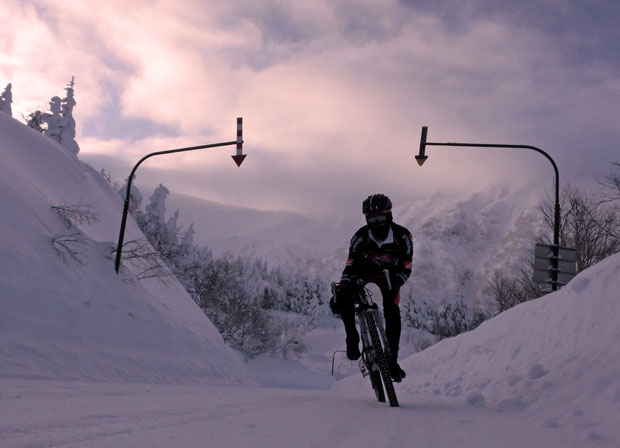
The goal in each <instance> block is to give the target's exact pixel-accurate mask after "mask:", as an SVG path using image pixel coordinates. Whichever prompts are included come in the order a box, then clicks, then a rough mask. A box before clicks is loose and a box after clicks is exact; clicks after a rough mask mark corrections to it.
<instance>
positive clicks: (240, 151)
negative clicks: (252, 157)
mask: <svg viewBox="0 0 620 448" xmlns="http://www.w3.org/2000/svg"><path fill="white" fill-rule="evenodd" d="M245 156H247V154H243V118H241V117H239V118H237V154H235V155H234V156H231V157H232V158H233V160H234V161H235V163H236V164H237V166H241V164H242V163H243V160H244V159H245Z"/></svg>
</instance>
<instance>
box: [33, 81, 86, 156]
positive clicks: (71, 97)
mask: <svg viewBox="0 0 620 448" xmlns="http://www.w3.org/2000/svg"><path fill="white" fill-rule="evenodd" d="M74 85H75V80H74V78H73V77H71V81H70V82H69V84H67V87H66V88H65V90H66V91H67V94H66V96H65V98H64V99H60V97H58V96H55V97H53V98H52V99H51V101H50V103H49V105H50V112H44V113H42V114H41V115H40V117H38V116H35V115H32V114H31V116H30V117H29V121H31V119H32V120H39V118H40V120H41V122H42V123H43V124H44V126H41V122H39V123H37V122H36V121H35V122H33V124H34V125H37V124H38V126H39V127H41V128H42V129H43V134H44V135H46V136H48V137H50V138H51V139H53V140H54V141H56V142H58V143H59V144H61V145H62V146H64V147H65V148H67V149H68V150H69V152H71V154H74V155H77V154H78V153H79V152H80V147H79V145H78V144H77V142H76V141H75V119H74V118H73V108H74V107H75V105H76V102H75V92H74V89H73V86H74ZM29 126H30V127H35V126H31V125H30V124H29Z"/></svg>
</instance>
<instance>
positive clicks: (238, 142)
mask: <svg viewBox="0 0 620 448" xmlns="http://www.w3.org/2000/svg"><path fill="white" fill-rule="evenodd" d="M229 145H237V153H236V154H235V155H234V156H232V158H233V160H234V161H235V163H236V164H237V166H241V164H242V163H243V160H244V159H245V157H246V156H247V154H243V118H241V117H239V118H237V139H236V140H235V141H232V142H224V143H213V144H210V145H200V146H190V147H187V148H178V149H168V150H166V151H158V152H152V153H151V154H147V155H145V156H144V157H142V158H141V159H140V161H139V162H138V163H136V165H135V166H134V167H133V169H132V170H131V174H129V177H128V178H127V194H126V196H125V204H124V205H123V216H122V218H121V230H120V232H119V235H118V245H117V246H116V261H115V263H114V269H115V270H116V273H117V274H118V271H119V269H120V266H121V253H122V251H123V239H124V238H125V226H126V224H127V214H128V212H129V198H130V196H131V181H132V180H133V176H134V174H135V172H136V170H137V169H138V167H139V166H140V164H141V163H142V162H144V161H145V160H146V159H148V158H149V157H153V156H159V155H162V154H172V153H175V152H183V151H194V150H196V149H205V148H215V147H218V146H229Z"/></svg>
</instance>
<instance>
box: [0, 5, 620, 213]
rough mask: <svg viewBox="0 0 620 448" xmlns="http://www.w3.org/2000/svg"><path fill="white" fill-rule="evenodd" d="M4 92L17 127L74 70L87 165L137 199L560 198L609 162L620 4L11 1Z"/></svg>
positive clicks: (3, 36)
mask: <svg viewBox="0 0 620 448" xmlns="http://www.w3.org/2000/svg"><path fill="white" fill-rule="evenodd" d="M0 17H2V21H3V22H2V26H1V27H0V90H1V89H3V88H4V86H5V85H6V84H7V83H9V82H11V83H12V92H13V101H14V103H13V115H14V117H16V118H19V117H20V114H27V113H29V112H31V111H33V110H35V109H36V108H43V109H47V107H48V101H49V99H50V98H51V97H52V96H55V95H59V96H64V93H65V91H64V87H65V85H66V83H67V82H68V81H69V80H70V78H71V76H75V82H76V85H75V92H76V100H77V106H76V109H75V113H74V116H75V118H76V121H77V126H78V129H77V132H78V135H77V140H78V143H79V144H80V147H81V152H80V158H81V159H82V160H85V161H87V162H89V163H90V164H91V165H93V166H95V167H96V168H97V169H99V168H102V167H104V168H106V169H107V170H109V171H112V173H113V175H114V176H116V177H117V178H118V179H123V178H125V177H126V176H127V175H128V174H129V171H130V170H131V167H132V166H133V164H134V163H136V162H137V161H138V160H139V159H140V157H142V155H144V154H146V153H149V152H152V151H159V150H164V149H170V148H177V147H185V146H194V145H200V144H208V143H217V142H222V141H230V140H234V139H235V135H236V117H238V116H242V117H243V118H244V125H245V126H244V137H245V142H246V143H245V145H244V146H245V148H244V150H245V151H246V152H247V153H248V158H247V159H246V161H245V162H244V164H243V165H242V166H241V167H240V168H237V167H236V166H235V165H234V163H233V161H232V160H231V159H230V157H229V155H230V154H232V153H233V152H234V148H233V147H224V148H218V149H208V150H205V151H195V152H191V153H185V154H181V155H169V156H161V157H156V158H153V159H149V161H148V162H146V163H145V164H144V165H142V166H141V168H140V169H139V171H138V178H137V185H138V186H139V187H140V188H141V189H142V191H143V194H144V195H146V196H148V195H150V191H149V188H150V186H151V185H155V184H157V183H159V182H163V183H164V184H165V185H166V186H167V187H168V188H169V189H170V190H171V191H172V192H173V193H175V192H178V193H187V194H192V195H195V196H200V197H203V198H206V199H210V200H216V201H222V202H227V203H231V204H237V205H248V206H253V207H259V208H272V209H290V210H298V211H302V212H307V213H312V214H316V215H323V214H330V215H332V216H333V215H334V214H338V213H344V212H346V213H348V212H350V211H352V210H359V208H360V202H361V200H362V199H363V198H364V197H365V196H366V195H368V194H370V193H374V192H384V193H387V194H390V195H391V196H393V198H394V200H395V201H404V200H408V199H415V198H419V197H422V196H424V195H428V194H432V193H433V192H434V191H436V190H438V189H460V190H471V189H475V188H480V187H484V186H486V185H489V184H493V183H495V182H498V181H507V182H514V183H520V184H527V183H532V182H540V183H541V185H542V186H543V187H549V188H551V187H552V183H553V171H552V168H551V165H550V164H549V163H548V162H547V161H546V160H545V159H544V158H543V157H541V156H540V155H539V154H536V153H534V152H533V151H527V150H512V149H511V150H507V149H493V150H489V149H440V148H435V147H433V148H429V149H428V154H429V155H430V158H429V160H428V161H427V163H426V164H425V165H424V167H423V168H419V167H418V166H417V164H416V162H415V160H414V158H413V156H414V154H415V153H416V152H417V148H418V145H419V139H420V130H421V127H422V126H423V125H427V126H429V137H428V138H429V141H437V142H443V141H452V142H455V141H456V142H479V143H505V144H524V145H533V146H537V147H539V148H542V149H543V150H545V151H547V152H548V153H549V154H551V156H552V157H553V158H554V159H555V160H556V162H557V163H558V166H559V169H560V180H561V182H562V183H563V184H564V183H566V182H568V181H576V180H577V179H579V178H581V177H585V178H590V179H602V178H604V177H605V175H607V174H608V173H609V171H610V170H611V167H610V162H611V161H614V160H620V119H619V118H620V26H618V24H619V23H620V2H619V1H617V0H591V1H587V2H584V1H580V0H539V1H534V0H524V1H520V2H509V1H491V0H480V1H473V0H471V1H470V0H438V1H437V0H436V1H433V2H428V1H422V0H401V1H395V0H356V1H353V0H300V1H288V0H262V1H259V0H229V1H215V0H212V1H207V0H175V1H171V0H170V1H168V0H162V1H153V0H150V1H149V0H133V1H127V0H123V1H120V0H118V1H117V0H100V1H97V2H94V1H89V0H85V1H77V0H38V1H25V0H24V1H19V0H3V1H2V2H1V3H0Z"/></svg>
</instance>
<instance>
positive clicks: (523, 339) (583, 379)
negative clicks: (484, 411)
mask: <svg viewBox="0 0 620 448" xmlns="http://www.w3.org/2000/svg"><path fill="white" fill-rule="evenodd" d="M618 291H620V254H616V255H614V256H612V257H609V258H608V259H606V260H604V261H603V262H601V263H599V264H597V265H596V266H594V267H592V268H590V269H588V270H586V271H584V272H582V273H580V274H579V275H578V276H577V277H576V278H575V279H574V280H573V281H572V282H571V283H570V284H569V285H567V286H566V287H564V288H563V289H561V290H560V291H558V292H555V293H553V294H549V295H547V296H545V297H543V298H540V299H538V300H535V301H532V302H528V303H524V304H521V305H519V306H517V307H515V308H512V309H510V310H508V311H506V312H504V313H502V314H500V315H498V316H497V317H495V318H494V319H491V320H489V321H487V322H485V323H483V324H482V325H481V326H480V327H479V328H478V329H476V330H474V331H471V332H469V333H466V334H462V335H459V336H458V337H455V338H452V339H447V340H444V341H442V342H440V343H438V344H436V345H434V346H432V347H430V348H428V349H427V350H425V351H423V352H420V353H417V354H415V355H412V356H411V357H409V358H407V359H406V360H404V361H403V362H402V366H403V368H404V369H405V370H406V371H407V375H408V376H407V379H406V380H405V382H403V383H402V386H399V395H406V396H407V399H409V400H415V401H420V400H424V399H425V398H424V397H428V396H432V397H446V398H448V399H453V400H458V401H461V402H463V403H467V404H469V405H472V406H484V407H487V408H490V409H494V410H497V411H502V412H507V411H527V413H528V414H531V415H532V416H533V417H534V418H536V419H538V420H539V422H540V424H542V425H543V426H547V427H552V428H553V427H559V426H565V425H566V426H572V427H576V428H581V429H583V431H585V432H586V435H585V437H586V438H587V439H589V440H599V439H600V440H604V439H609V438H612V439H615V440H620V426H619V425H618V421H619V418H620V375H619V374H618V372H620V345H618V341H619V340H620V300H618V298H619V295H618Z"/></svg>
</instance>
